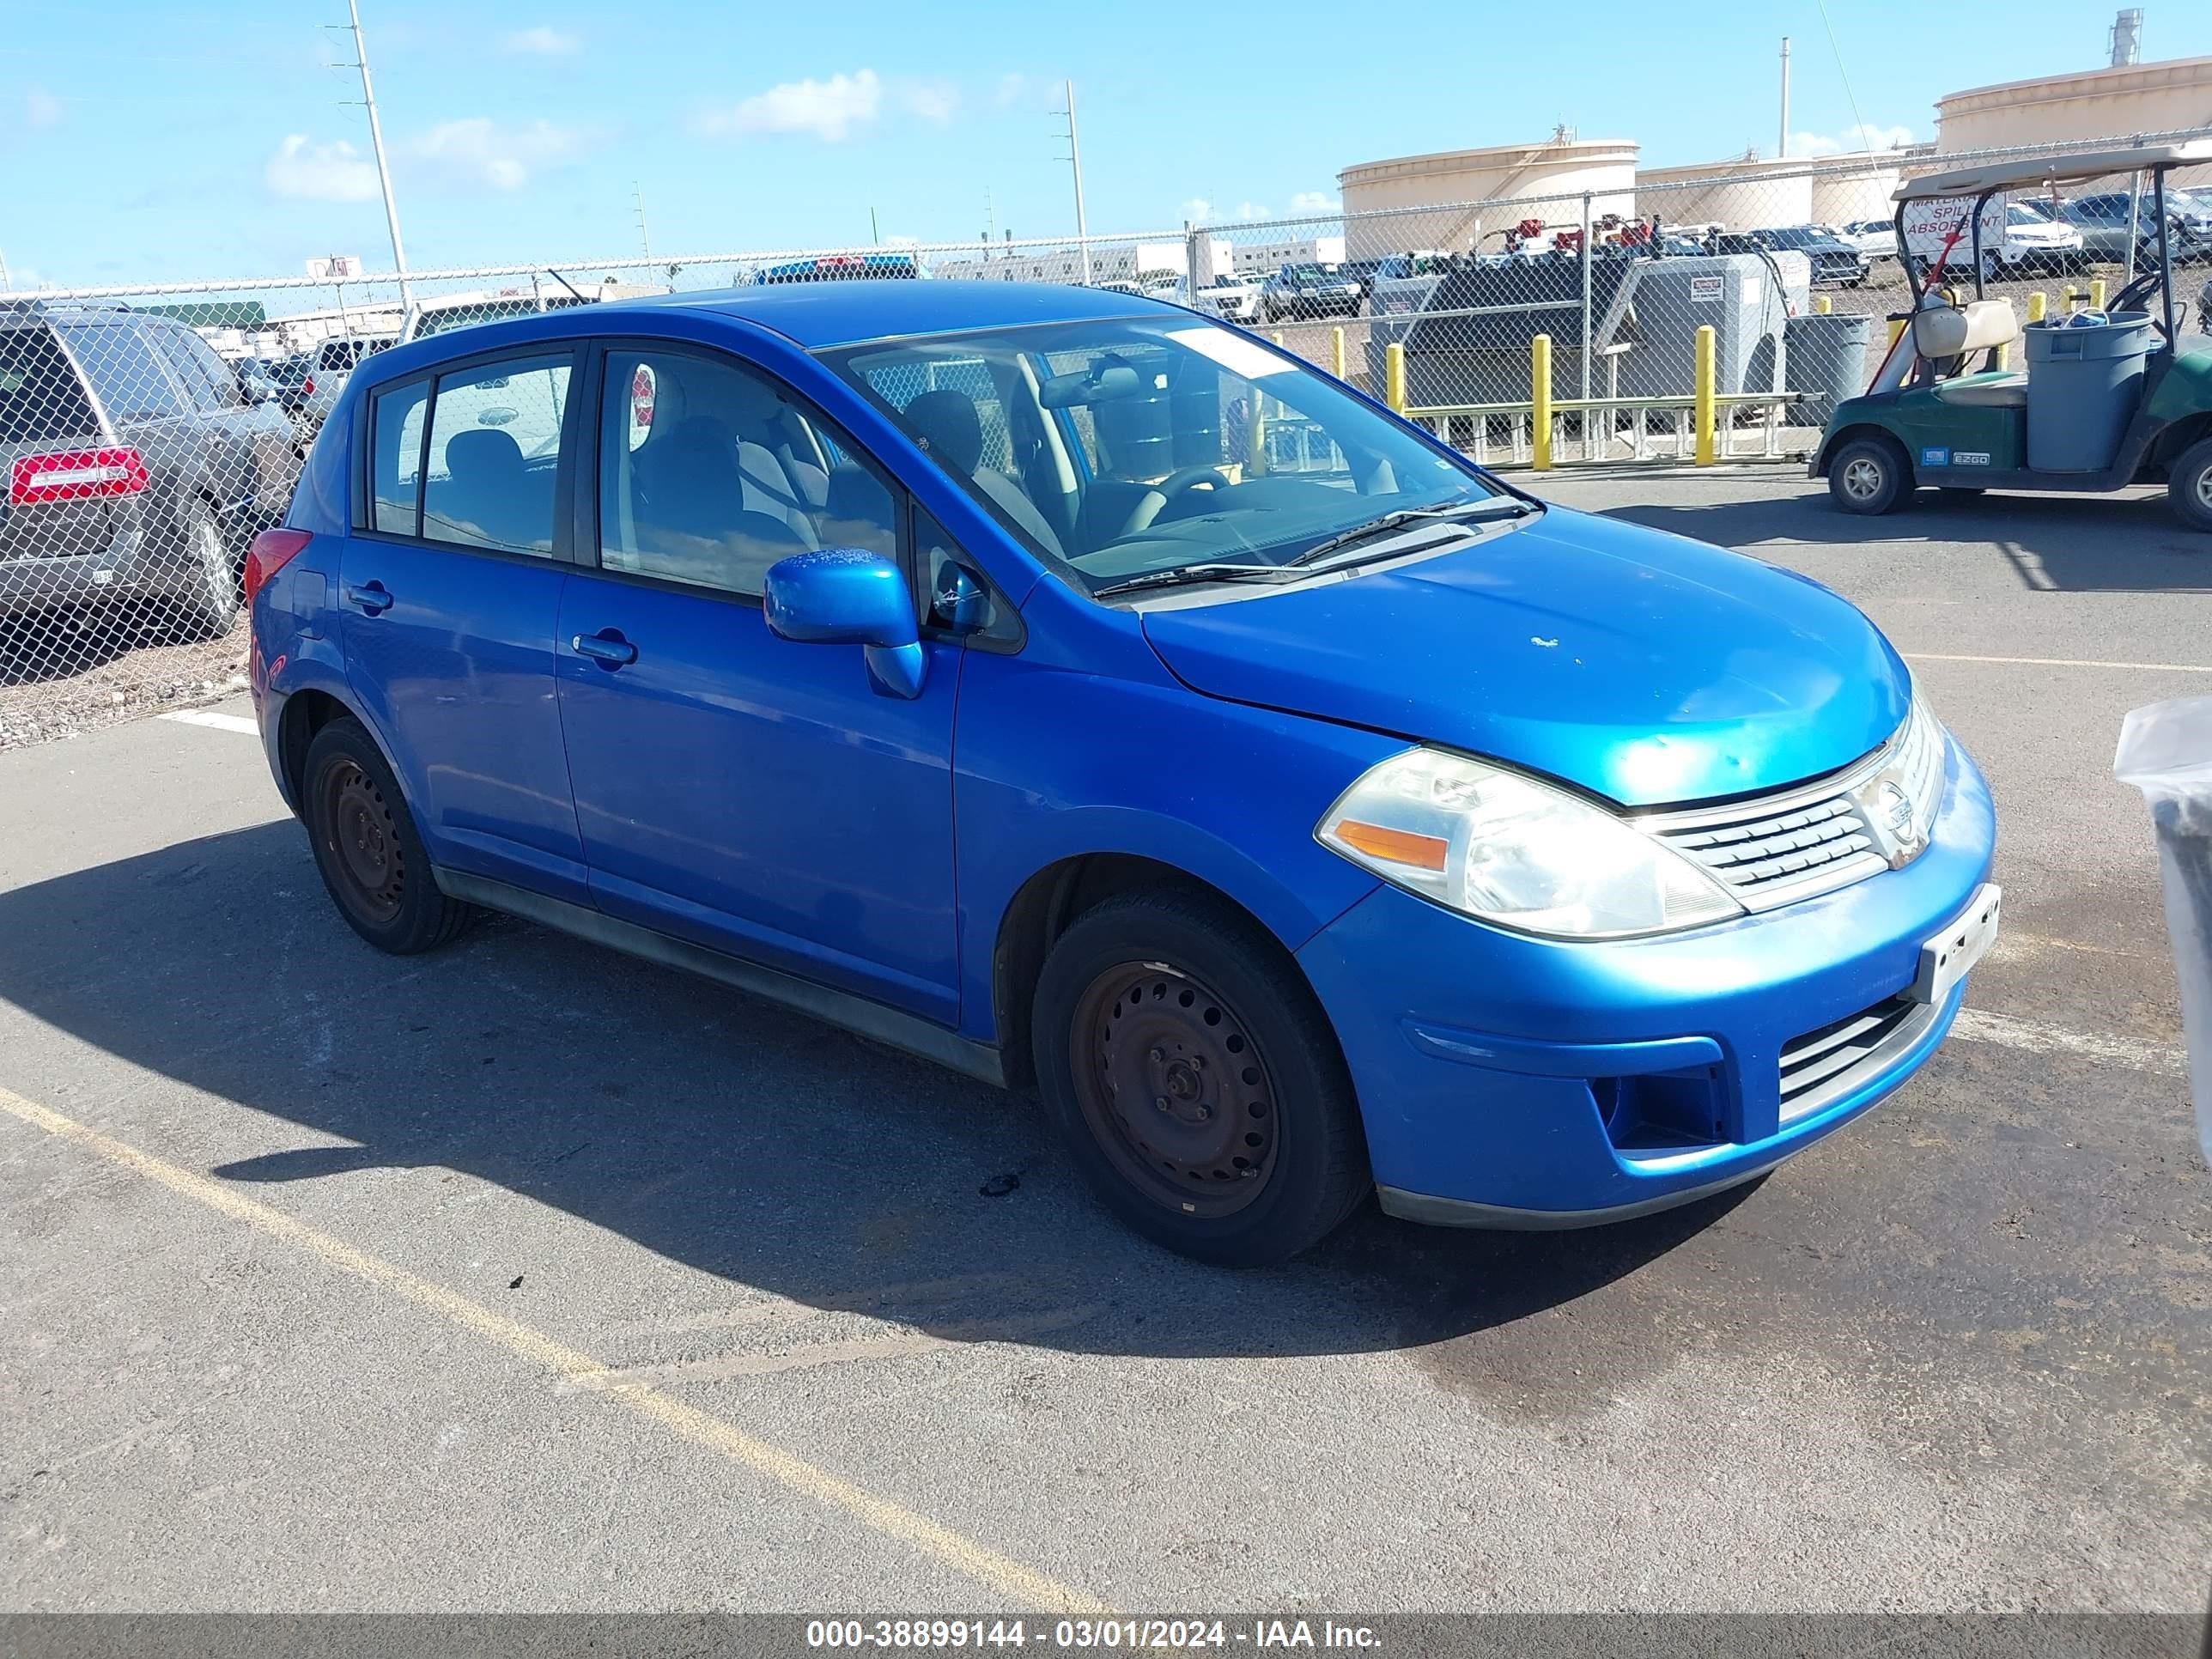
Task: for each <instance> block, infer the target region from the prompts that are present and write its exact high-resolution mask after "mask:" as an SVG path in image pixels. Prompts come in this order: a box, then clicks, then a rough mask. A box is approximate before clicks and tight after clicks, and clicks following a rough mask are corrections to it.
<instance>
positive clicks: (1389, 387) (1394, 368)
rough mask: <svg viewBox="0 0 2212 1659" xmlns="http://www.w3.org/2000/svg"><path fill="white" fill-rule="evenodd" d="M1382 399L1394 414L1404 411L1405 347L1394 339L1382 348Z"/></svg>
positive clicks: (1401, 413)
mask: <svg viewBox="0 0 2212 1659" xmlns="http://www.w3.org/2000/svg"><path fill="white" fill-rule="evenodd" d="M1383 402H1384V403H1386V404H1389V406H1390V409H1391V411H1392V412H1393V413H1394V414H1398V415H1403V414H1404V413H1405V412H1406V348H1405V347H1404V346H1403V345H1402V344H1401V343H1399V342H1397V341H1395V340H1393V341H1392V342H1391V343H1389V345H1387V346H1384V347H1383Z"/></svg>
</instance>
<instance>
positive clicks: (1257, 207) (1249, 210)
mask: <svg viewBox="0 0 2212 1659" xmlns="http://www.w3.org/2000/svg"><path fill="white" fill-rule="evenodd" d="M1237 217H1238V218H1240V219H1247V220H1249V219H1268V218H1273V214H1272V213H1270V212H1269V211H1268V210H1267V204H1266V203H1265V202H1239V203H1238V204H1237Z"/></svg>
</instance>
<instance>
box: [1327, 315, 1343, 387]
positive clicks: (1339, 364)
mask: <svg viewBox="0 0 2212 1659" xmlns="http://www.w3.org/2000/svg"><path fill="white" fill-rule="evenodd" d="M1328 372H1329V373H1330V374H1334V375H1335V376H1336V378H1337V379H1338V380H1342V379H1343V378H1344V326H1343V325H1342V324H1339V325H1337V326H1336V327H1334V328H1333V329H1331V330H1329V331H1328Z"/></svg>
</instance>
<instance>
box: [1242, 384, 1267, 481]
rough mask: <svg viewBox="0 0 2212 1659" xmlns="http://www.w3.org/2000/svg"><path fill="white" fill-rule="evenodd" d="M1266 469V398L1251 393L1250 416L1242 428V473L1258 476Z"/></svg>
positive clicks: (1256, 393)
mask: <svg viewBox="0 0 2212 1659" xmlns="http://www.w3.org/2000/svg"><path fill="white" fill-rule="evenodd" d="M1265 471H1267V398H1265V397H1264V396H1262V395H1261V393H1259V392H1254V393H1253V394H1252V418H1251V420H1250V422H1249V423H1248V424H1247V425H1246V427H1245V428H1244V474H1245V476H1246V477H1254V478H1256V477H1259V476H1260V475H1261V473H1263V472H1265Z"/></svg>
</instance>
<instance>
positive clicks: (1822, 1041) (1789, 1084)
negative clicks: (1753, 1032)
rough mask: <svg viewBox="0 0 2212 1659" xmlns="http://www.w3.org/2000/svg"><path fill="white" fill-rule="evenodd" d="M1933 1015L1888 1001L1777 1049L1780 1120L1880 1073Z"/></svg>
mask: <svg viewBox="0 0 2212 1659" xmlns="http://www.w3.org/2000/svg"><path fill="white" fill-rule="evenodd" d="M1935 1017H1936V1010H1935V1009H1934V1008H1933V1007H1932V1006H1929V1004H1927V1003H1924V1002H1914V1001H1911V1000H1910V999H1908V998H1905V997H1892V998H1891V999H1890V1000H1888V1001H1887V1002H1879V1003H1876V1004H1875V1006H1873V1007H1871V1008H1867V1009H1863V1010H1861V1011H1860V1012H1857V1013H1856V1014H1848V1015H1846V1016H1844V1018H1842V1019H1838V1020H1833V1021H1831V1022H1830V1023H1829V1024H1826V1025H1823V1026H1821V1027H1820V1029H1819V1030H1814V1031H1808V1032H1806V1033H1805V1035H1804V1036H1801V1037H1798V1038H1797V1039H1796V1040H1795V1041H1794V1042H1789V1043H1786V1044H1784V1046H1783V1049H1782V1121H1784V1123H1787V1122H1789V1121H1791V1120H1792V1119H1794V1118H1800V1117H1802V1116H1804V1115H1805V1114H1806V1113H1808V1112H1811V1111H1816V1110H1818V1109H1820V1107H1822V1106H1825V1105H1826V1104H1827V1103H1829V1102H1830V1101H1832V1100H1835V1099H1837V1098H1838V1097H1841V1096H1843V1095H1844V1094H1847V1093H1849V1092H1850V1090H1851V1089H1852V1088H1854V1087H1855V1086H1856V1085H1857V1084H1858V1082H1859V1081H1860V1079H1862V1078H1863V1077H1865V1076H1867V1075H1868V1074H1869V1073H1874V1072H1878V1071H1880V1070H1881V1068H1882V1067H1883V1066H1887V1064H1889V1062H1890V1060H1892V1059H1893V1057H1894V1056H1896V1055H1897V1054H1899V1053H1900V1052H1901V1051H1902V1050H1904V1049H1905V1048H1909V1047H1911V1044H1912V1043H1913V1042H1914V1041H1915V1040H1917V1038H1918V1037H1919V1036H1920V1034H1921V1033H1922V1032H1923V1031H1924V1030H1927V1029H1928V1025H1929V1021H1931V1020H1932V1019H1934V1018H1935Z"/></svg>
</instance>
